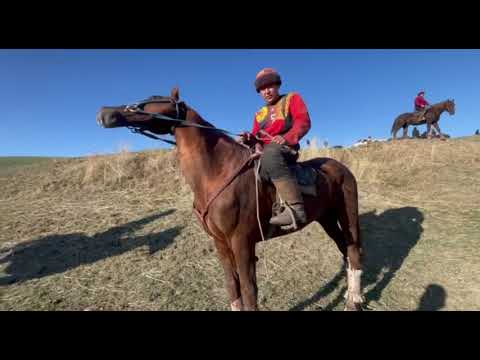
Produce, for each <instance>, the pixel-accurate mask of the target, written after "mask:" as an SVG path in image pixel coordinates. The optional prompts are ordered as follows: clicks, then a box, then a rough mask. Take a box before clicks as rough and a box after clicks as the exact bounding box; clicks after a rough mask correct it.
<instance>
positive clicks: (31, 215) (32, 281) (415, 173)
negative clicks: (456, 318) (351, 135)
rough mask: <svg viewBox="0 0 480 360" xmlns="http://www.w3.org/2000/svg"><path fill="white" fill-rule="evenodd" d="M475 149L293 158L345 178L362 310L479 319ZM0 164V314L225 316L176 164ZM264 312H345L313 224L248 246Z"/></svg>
mask: <svg viewBox="0 0 480 360" xmlns="http://www.w3.org/2000/svg"><path fill="white" fill-rule="evenodd" d="M479 139H480V136H479V137H471V138H463V139H450V140H448V141H445V142H442V141H439V140H402V141H398V142H395V143H373V144H370V145H368V146H365V147H360V148H356V149H335V150H333V149H321V150H320V149H316V148H313V147H312V148H309V149H305V150H304V151H303V153H302V159H307V158H312V157H318V156H327V157H333V158H335V159H337V160H340V161H342V162H343V163H345V164H346V165H347V166H349V167H350V169H351V170H352V171H353V173H354V174H355V176H356V177H357V180H358V183H359V191H360V213H361V217H360V223H361V232H362V238H363V242H364V246H365V250H366V254H367V255H366V258H365V276H364V279H363V284H364V287H365V294H366V298H367V306H366V308H367V309H370V310H474V309H478V308H480V287H479V286H478V279H480V266H479V265H478V261H476V258H475V255H476V251H478V248H479V241H480V206H479V204H480V182H479V181H478V178H479V175H480V141H479ZM4 164H9V162H8V161H7V162H4V163H2V162H0V167H1V166H3V168H4V169H3V171H0V188H1V189H2V191H1V193H0V229H1V232H0V310H227V309H228V301H227V296H226V292H225V290H224V286H223V273H222V269H221V267H220V265H219V263H218V261H217V258H216V254H215V250H214V247H213V243H212V241H211V240H210V239H209V238H208V236H207V235H206V234H205V233H204V232H203V230H202V229H201V228H200V226H199V225H198V223H197V221H196V218H195V217H194V215H193V214H192V200H193V198H192V194H191V192H190V189H189V188H188V186H187V185H186V184H185V182H184V180H183V178H182V176H181V174H180V173H179V171H178V167H177V164H176V159H175V151H160V150H159V151H149V152H141V153H130V152H128V151H122V152H120V153H118V154H115V155H109V156H90V157H86V158H77V159H54V160H50V161H42V162H41V163H37V164H33V165H29V166H21V167H17V168H16V169H15V171H12V170H8V169H6V168H7V166H6V165H4ZM257 255H258V256H259V258H260V261H259V267H258V281H259V300H260V308H261V309H262V310H340V309H343V292H344V291H345V277H344V275H343V272H342V268H341V265H342V261H341V258H340V256H339V254H338V251H337V249H336V247H335V245H334V243H333V241H332V240H331V239H329V238H328V237H327V236H326V234H325V233H324V231H323V229H322V228H321V227H320V226H319V225H318V224H311V225H309V226H308V227H306V228H305V229H304V230H302V231H301V232H299V233H296V234H292V235H289V236H285V237H282V238H278V239H274V240H271V241H268V242H266V243H264V244H259V245H258V246H257Z"/></svg>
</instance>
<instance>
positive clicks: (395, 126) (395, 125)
mask: <svg viewBox="0 0 480 360" xmlns="http://www.w3.org/2000/svg"><path fill="white" fill-rule="evenodd" d="M402 117H403V114H402V115H399V116H397V117H396V119H395V120H394V121H393V125H392V129H391V130H390V134H391V135H392V136H393V133H394V132H395V131H397V130H398V129H400V128H401V127H402V125H401V124H400V123H401V120H402Z"/></svg>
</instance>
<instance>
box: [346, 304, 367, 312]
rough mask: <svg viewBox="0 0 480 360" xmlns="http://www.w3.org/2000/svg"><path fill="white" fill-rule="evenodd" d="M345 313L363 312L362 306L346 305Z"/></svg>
mask: <svg viewBox="0 0 480 360" xmlns="http://www.w3.org/2000/svg"><path fill="white" fill-rule="evenodd" d="M343 310H344V311H362V310H363V309H362V304H360V303H353V304H352V303H346V304H345V308H344V309H343Z"/></svg>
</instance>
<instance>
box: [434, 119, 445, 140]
mask: <svg viewBox="0 0 480 360" xmlns="http://www.w3.org/2000/svg"><path fill="white" fill-rule="evenodd" d="M433 127H434V128H435V129H436V130H437V132H438V135H439V136H440V138H441V139H445V136H444V135H443V134H442V132H441V131H440V126H438V121H437V122H434V123H433Z"/></svg>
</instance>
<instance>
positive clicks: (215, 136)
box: [187, 105, 250, 155]
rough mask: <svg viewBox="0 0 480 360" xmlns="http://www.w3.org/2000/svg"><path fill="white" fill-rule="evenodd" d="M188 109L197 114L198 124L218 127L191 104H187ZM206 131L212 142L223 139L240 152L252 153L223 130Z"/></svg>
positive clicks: (208, 138)
mask: <svg viewBox="0 0 480 360" xmlns="http://www.w3.org/2000/svg"><path fill="white" fill-rule="evenodd" d="M187 109H189V110H191V111H193V113H194V114H196V117H197V119H196V122H198V124H200V125H203V126H210V127H212V128H215V129H217V127H216V126H215V125H214V124H212V123H210V122H208V121H206V120H205V119H204V118H203V117H202V116H201V115H200V114H199V113H198V111H196V110H195V109H193V108H192V107H191V106H189V105H187ZM200 130H203V129H200ZM203 131H205V136H206V138H207V140H208V141H209V142H210V141H211V142H215V143H217V142H218V141H222V142H223V143H224V144H225V145H227V144H228V145H231V146H233V147H234V148H235V151H236V152H239V153H243V154H245V155H246V154H249V153H250V150H249V149H247V148H246V147H244V146H242V145H240V144H239V143H238V142H236V141H235V140H234V139H233V138H232V137H231V136H229V135H227V134H225V133H223V132H221V131H213V130H203Z"/></svg>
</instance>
